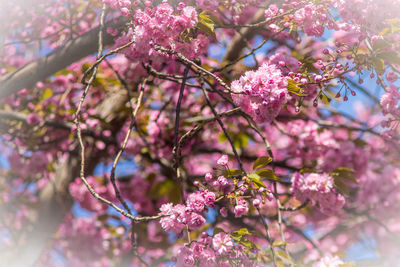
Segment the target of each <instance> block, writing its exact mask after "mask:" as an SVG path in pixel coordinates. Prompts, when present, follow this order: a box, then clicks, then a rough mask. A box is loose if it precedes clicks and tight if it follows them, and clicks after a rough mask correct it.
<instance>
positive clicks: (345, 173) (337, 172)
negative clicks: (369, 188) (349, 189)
mask: <svg viewBox="0 0 400 267" xmlns="http://www.w3.org/2000/svg"><path fill="white" fill-rule="evenodd" d="M331 176H332V177H333V178H338V179H341V180H342V181H345V182H349V183H352V184H358V182H357V180H356V177H355V176H354V170H353V169H350V168H345V167H340V168H336V169H334V170H333V171H332V172H331Z"/></svg>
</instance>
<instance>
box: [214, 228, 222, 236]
mask: <svg viewBox="0 0 400 267" xmlns="http://www.w3.org/2000/svg"><path fill="white" fill-rule="evenodd" d="M218 233H225V231H224V230H223V229H221V228H219V227H215V228H214V232H213V235H216V234H218Z"/></svg>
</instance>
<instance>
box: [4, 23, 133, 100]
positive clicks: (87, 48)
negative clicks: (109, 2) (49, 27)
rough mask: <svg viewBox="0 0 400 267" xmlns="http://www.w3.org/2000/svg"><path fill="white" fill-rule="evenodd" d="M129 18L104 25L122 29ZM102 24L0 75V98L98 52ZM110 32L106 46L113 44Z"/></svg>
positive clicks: (105, 41) (105, 42) (106, 38)
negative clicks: (8, 72) (45, 54)
mask: <svg viewBox="0 0 400 267" xmlns="http://www.w3.org/2000/svg"><path fill="white" fill-rule="evenodd" d="M126 22H127V21H126V19H124V18H120V19H118V20H117V22H116V23H114V22H113V21H109V22H107V23H105V25H104V27H105V28H107V27H113V28H122V27H123V26H124V25H125V24H126ZM98 33H99V27H96V28H94V29H92V30H90V31H88V32H87V33H85V34H83V35H81V36H79V37H77V38H75V39H73V40H70V41H68V42H67V43H66V44H65V45H64V46H62V47H59V48H58V49H56V50H54V51H53V52H52V53H50V54H49V55H47V56H44V57H41V58H39V59H37V60H35V61H33V62H30V63H28V64H26V65H25V66H23V67H21V68H19V69H18V70H16V71H14V72H12V73H10V74H7V75H5V76H3V77H1V78H0V99H2V98H4V97H7V96H9V95H11V94H13V93H16V92H18V91H19V90H21V89H24V88H31V87H33V86H34V85H35V84H36V83H37V82H39V81H42V80H44V79H46V78H47V77H49V76H51V75H52V74H54V73H56V72H57V71H59V70H62V69H63V68H65V67H67V66H69V65H71V64H72V63H74V62H76V61H79V60H80V59H82V58H84V57H86V56H89V55H91V54H93V53H95V52H96V51H97V42H98ZM113 38H114V37H112V36H111V35H110V34H108V33H106V32H104V36H103V44H104V45H105V46H107V45H111V44H112V43H113Z"/></svg>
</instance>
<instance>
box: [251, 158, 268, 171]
mask: <svg viewBox="0 0 400 267" xmlns="http://www.w3.org/2000/svg"><path fill="white" fill-rule="evenodd" d="M271 162H272V158H271V157H266V156H262V157H259V158H257V159H256V162H254V165H253V170H255V169H258V168H262V167H265V166H267V165H268V164H270V163H271Z"/></svg>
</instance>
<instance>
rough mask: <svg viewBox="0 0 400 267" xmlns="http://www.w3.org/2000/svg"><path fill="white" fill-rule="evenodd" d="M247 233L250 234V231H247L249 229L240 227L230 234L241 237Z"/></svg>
mask: <svg viewBox="0 0 400 267" xmlns="http://www.w3.org/2000/svg"><path fill="white" fill-rule="evenodd" d="M249 234H251V233H250V232H249V230H247V228H241V229H240V230H238V231H235V232H233V233H231V236H232V237H233V238H238V237H242V236H244V235H249Z"/></svg>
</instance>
